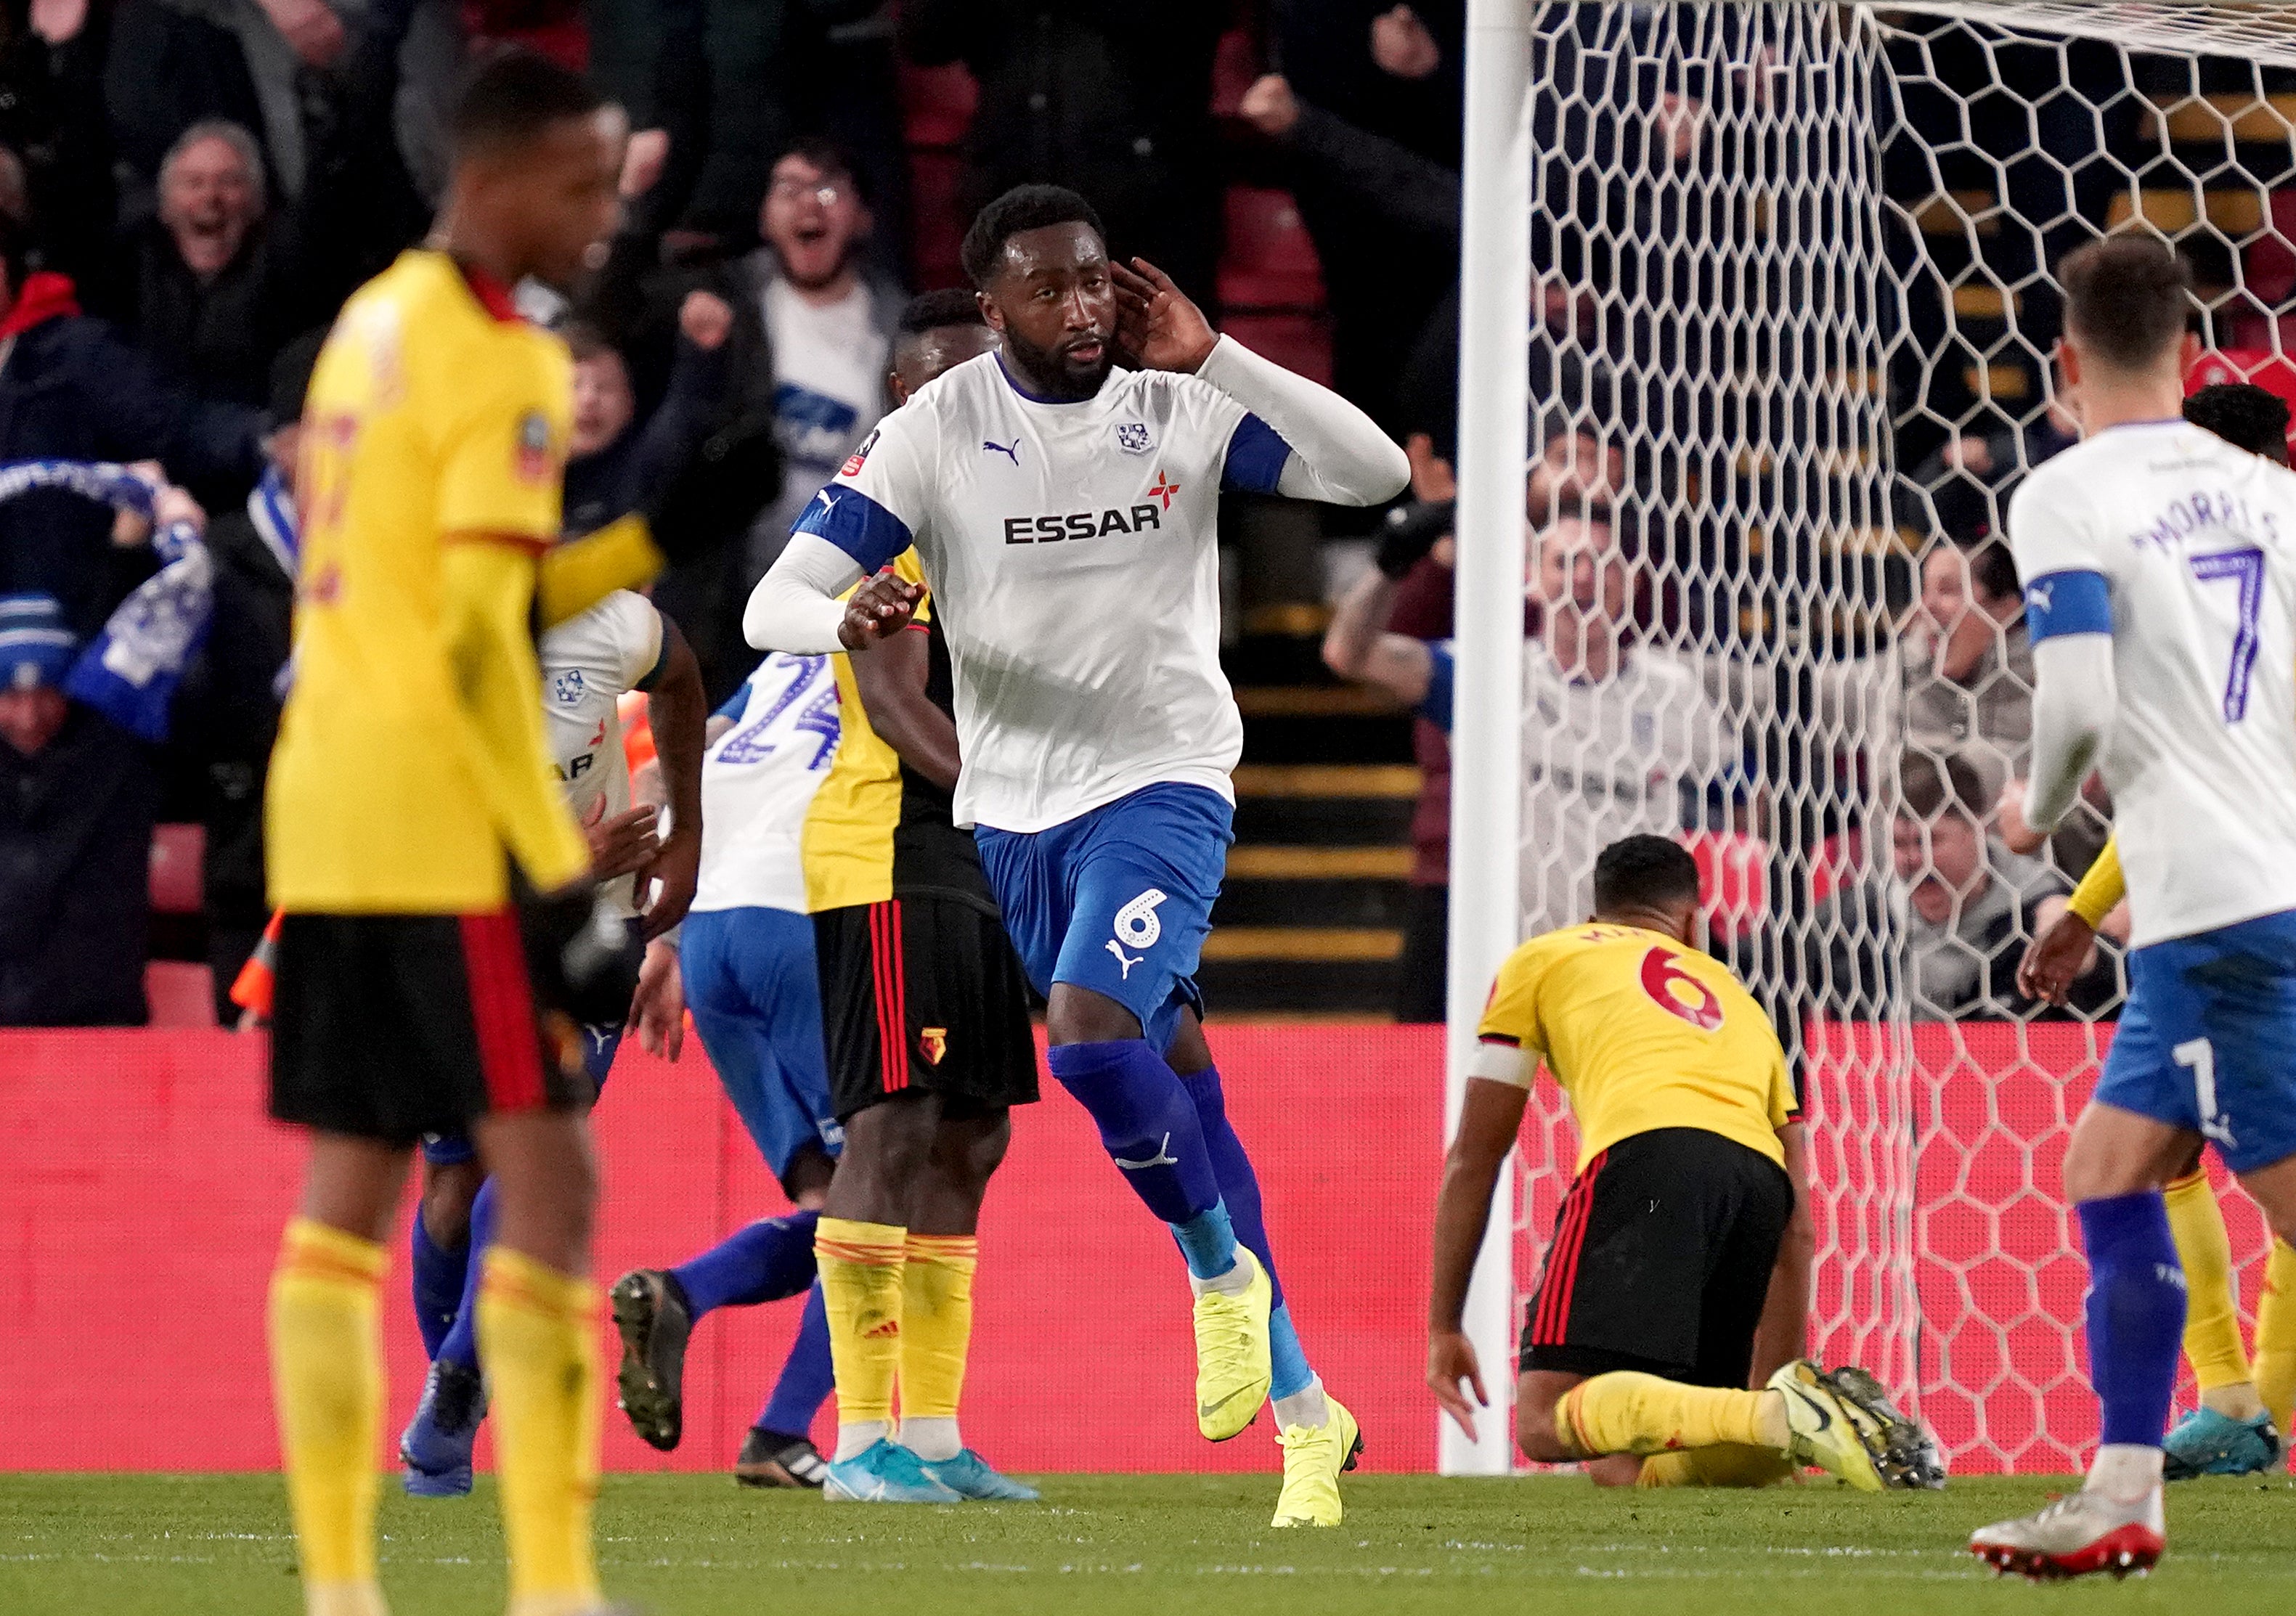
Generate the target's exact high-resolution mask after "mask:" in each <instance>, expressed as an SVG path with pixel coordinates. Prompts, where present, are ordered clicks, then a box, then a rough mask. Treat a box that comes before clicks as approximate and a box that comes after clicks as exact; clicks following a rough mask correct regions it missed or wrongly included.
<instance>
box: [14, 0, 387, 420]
mask: <svg viewBox="0 0 2296 1616" xmlns="http://www.w3.org/2000/svg"><path fill="white" fill-rule="evenodd" d="M235 3H236V4H239V5H242V6H243V7H244V8H245V9H246V10H247V11H250V12H256V7H255V4H254V0H235ZM308 3H309V4H312V5H314V6H315V7H316V13H317V14H318V15H319V16H323V17H324V18H325V19H326V21H327V23H328V24H329V25H331V26H332V36H331V39H332V43H329V44H327V45H326V47H325V48H326V53H327V55H328V60H329V61H330V62H339V63H340V72H339V73H334V74H331V75H329V76H328V77H327V78H326V79H325V81H324V82H325V84H326V86H328V87H327V89H326V91H325V93H324V95H321V94H315V95H314V96H313V97H311V104H312V109H313V117H312V127H311V138H310V140H309V141H308V143H307V145H306V146H305V147H304V148H303V153H302V160H303V161H304V162H305V165H306V168H307V176H308V179H309V182H310V183H308V184H306V185H300V186H282V187H280V188H279V189H280V194H282V195H283V196H284V197H286V198H287V199H288V200H287V201H284V202H282V203H278V204H275V203H274V201H272V195H273V187H272V186H271V185H270V184H268V183H267V180H266V168H265V161H264V152H263V148H262V145H261V144H260V143H259V142H258V139H257V138H256V136H255V135H254V134H253V133H252V132H250V129H249V128H248V127H246V126H245V125H243V124H242V123H241V122H238V121H236V120H234V119H229V118H214V117H209V118H202V119H198V120H197V121H194V122H193V123H192V124H191V125H189V126H188V127H185V128H184V129H183V131H182V132H181V133H180V134H178V135H176V137H175V138H174V139H173V140H172V141H171V142H170V143H169V144H168V147H167V150H166V152H165V153H164V154H163V156H162V157H161V158H160V163H159V168H158V170H157V186H156V193H155V195H154V198H153V201H152V207H151V208H150V209H149V210H148V211H147V210H145V209H142V208H140V207H135V206H131V207H130V208H129V209H128V210H127V219H126V222H125V224H124V225H123V226H121V228H120V229H119V231H118V232H116V233H114V232H110V231H106V232H104V233H102V234H99V235H95V236H94V237H85V236H81V235H78V234H72V233H71V230H68V231H67V234H65V236H63V237H62V238H61V239H59V241H58V247H59V250H60V252H61V254H62V255H64V261H63V262H62V263H61V265H60V266H59V267H63V268H67V269H69V270H70V271H71V272H72V273H73V274H74V275H75V276H76V277H77V279H78V283H79V287H80V291H81V295H82V297H83V298H84V299H86V302H87V305H88V307H89V308H90V309H91V310H92V311H93V312H94V313H96V314H100V315H102V316H106V317H107V318H110V319H111V320H112V321H114V322H115V323H116V324H119V325H121V326H123V327H124V328H126V329H127V331H129V332H131V333H132V334H133V335H134V336H135V338H136V339H137V340H139V341H140V342H142V343H143V346H144V347H145V348H146V349H148V350H150V351H151V352H152V354H154V355H155V356H157V357H159V358H160V359H161V360H162V361H164V362H165V363H166V364H167V365H168V367H169V369H170V370H172V371H173V372H174V373H175V374H176V375H177V376H178V377H180V378H181V379H182V380H184V381H188V382H189V383H191V384H192V385H193V387H194V388H196V389H197V390H200V391H201V392H202V393H204V394H206V395H207V396H208V397H209V398H227V399H230V400H233V401H234V402H236V403H241V404H249V405H257V404H260V403H262V402H263V401H264V399H265V398H266V397H267V396H268V392H269V385H270V371H271V362H272V360H273V359H274V358H275V357H276V356H277V355H278V352H279V350H280V349H281V348H283V346H284V345H285V344H286V342H287V341H288V340H289V339H290V338H291V337H293V336H295V335H296V334H297V333H299V332H302V331H305V330H307V329H308V328H310V327H312V326H314V325H318V324H324V323H325V322H327V321H328V320H330V319H332V317H333V315H334V311H335V309H336V308H337V307H338V306H340V303H341V301H342V299H343V298H344V297H345V296H347V295H348V293H349V291H351V290H352V288H353V287H355V286H356V285H357V283H359V282H360V281H362V280H364V279H365V278H366V277H367V276H369V275H373V274H374V273H375V272H376V271H378V270H380V269H381V268H382V267H383V266H384V265H386V264H387V263H388V262H389V260H390V258H392V257H393V256H394V255H395V254H396V253H397V252H398V250H399V249H400V248H402V247H404V246H406V244H407V243H408V242H412V241H414V239H416V238H417V237H419V236H420V235H421V234H422V232H423V230H424V229H425V228H426V227H427V226H428V223H429V215H428V209H427V208H426V207H425V206H424V205H423V204H422V201H420V199H419V198H418V197H417V195H416V193H415V191H414V185H413V182H412V181H411V180H410V178H409V177H408V174H407V170H406V165H405V164H404V163H402V162H401V161H400V160H399V159H398V148H397V144H396V143H395V142H394V140H393V139H392V135H391V115H392V107H393V103H394V97H395V95H396V93H397V90H398V85H399V78H398V55H399V52H400V49H401V45H402V43H403V40H404V37H405V35H406V28H407V24H408V21H409V19H410V15H411V13H412V11H413V4H412V0H373V4H371V5H369V6H368V8H367V13H366V17H365V21H364V22H363V23H362V24H361V25H360V26H359V27H358V28H357V29H351V30H348V31H347V30H345V29H343V27H342V25H341V24H340V23H338V22H336V21H334V13H333V12H331V11H328V10H327V8H326V7H325V6H324V5H322V4H318V0H308ZM280 4H285V0H280ZM257 15H258V18H259V17H260V12H257ZM265 26H266V27H267V26H269V25H268V23H267V22H266V24H265ZM298 26H299V27H301V28H306V29H316V28H317V27H318V26H319V25H318V24H317V23H316V21H299V22H298ZM318 43H319V42H317V41H316V40H315V41H314V42H313V44H314V48H317V45H318ZM298 104H299V105H300V104H301V103H298ZM81 166H83V167H85V166H86V165H85V164H83V165H81ZM68 224H69V225H70V226H71V229H74V230H76V229H77V228H78V223H77V222H76V221H68Z"/></svg>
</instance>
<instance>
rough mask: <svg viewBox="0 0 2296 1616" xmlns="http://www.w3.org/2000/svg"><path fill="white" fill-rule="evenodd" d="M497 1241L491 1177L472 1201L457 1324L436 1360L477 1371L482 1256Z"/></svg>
mask: <svg viewBox="0 0 2296 1616" xmlns="http://www.w3.org/2000/svg"><path fill="white" fill-rule="evenodd" d="M494 1243H495V1181H494V1179H493V1178H492V1177H489V1178H488V1180H487V1181H486V1182H485V1183H484V1184H482V1185H479V1193H478V1194H477V1196H476V1197H475V1198H474V1199H473V1200H472V1201H471V1244H470V1254H469V1256H468V1258H467V1259H465V1263H464V1272H463V1300H462V1301H461V1303H460V1304H459V1305H458V1306H457V1307H456V1308H455V1326H454V1328H453V1329H451V1330H449V1331H447V1339H446V1340H444V1341H440V1342H439V1350H438V1351H436V1352H434V1353H432V1354H431V1355H430V1356H431V1358H432V1359H433V1360H435V1361H437V1362H440V1363H447V1364H459V1365H461V1366H463V1368H465V1369H468V1370H471V1372H472V1373H474V1374H475V1373H476V1372H477V1370H478V1367H479V1276H480V1274H481V1273H482V1272H483V1271H484V1270H485V1268H486V1264H485V1263H483V1262H481V1261H480V1258H482V1257H483V1256H485V1255H486V1250H487V1248H488V1246H490V1245H492V1244H494Z"/></svg>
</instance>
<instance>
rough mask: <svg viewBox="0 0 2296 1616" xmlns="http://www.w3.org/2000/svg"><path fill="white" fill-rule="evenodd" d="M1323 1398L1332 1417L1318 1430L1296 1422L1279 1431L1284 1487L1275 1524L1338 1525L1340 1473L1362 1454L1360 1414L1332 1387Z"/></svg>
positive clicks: (1277, 1504)
mask: <svg viewBox="0 0 2296 1616" xmlns="http://www.w3.org/2000/svg"><path fill="white" fill-rule="evenodd" d="M1324 1402H1325V1403H1327V1404H1329V1405H1330V1406H1331V1410H1332V1417H1331V1418H1330V1419H1328V1420H1326V1421H1324V1423H1323V1424H1322V1425H1320V1426H1318V1427H1316V1429H1314V1430H1309V1429H1308V1427H1307V1426H1305V1425H1293V1426H1291V1427H1289V1428H1288V1429H1286V1430H1283V1431H1277V1432H1276V1433H1275V1440H1276V1441H1277V1442H1278V1443H1280V1444H1281V1445H1282V1447H1283V1494H1282V1496H1281V1497H1278V1498H1277V1499H1276V1500H1275V1520H1273V1521H1271V1522H1268V1524H1269V1525H1271V1526H1337V1525H1338V1524H1339V1523H1340V1516H1341V1508H1342V1506H1341V1503H1340V1476H1341V1472H1345V1471H1350V1470H1353V1469H1354V1468H1355V1467H1356V1460H1357V1459H1358V1458H1359V1457H1361V1456H1362V1455H1363V1432H1362V1431H1361V1430H1360V1429H1359V1428H1358V1427H1357V1424H1356V1416H1355V1415H1351V1414H1349V1412H1348V1411H1347V1409H1346V1408H1344V1407H1341V1403H1340V1399H1337V1398H1335V1397H1333V1395H1332V1394H1331V1393H1330V1392H1328V1391H1326V1392H1325V1393H1324Z"/></svg>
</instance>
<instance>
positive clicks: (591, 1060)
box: [422, 1021, 622, 1167]
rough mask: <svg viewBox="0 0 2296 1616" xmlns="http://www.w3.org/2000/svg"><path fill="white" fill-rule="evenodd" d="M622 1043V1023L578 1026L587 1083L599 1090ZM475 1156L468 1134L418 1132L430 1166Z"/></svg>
mask: <svg viewBox="0 0 2296 1616" xmlns="http://www.w3.org/2000/svg"><path fill="white" fill-rule="evenodd" d="M621 1046H622V1024H621V1023H620V1022H619V1021H617V1022H615V1023H614V1024H613V1025H611V1026H610V1027H590V1026H585V1027H584V1028H583V1029H582V1070H585V1071H586V1072H588V1073H589V1074H590V1087H593V1088H595V1089H601V1090H603V1088H604V1087H606V1074H607V1073H608V1072H610V1071H611V1070H614V1052H615V1051H616V1050H618V1049H619V1048H621ZM478 1159H479V1147H478V1146H477V1145H475V1144H471V1138H470V1136H469V1135H468V1134H425V1135H423V1136H422V1160H423V1161H427V1162H429V1163H430V1165H431V1166H432V1167H460V1166H461V1165H462V1164H463V1162H465V1161H477V1160H478Z"/></svg>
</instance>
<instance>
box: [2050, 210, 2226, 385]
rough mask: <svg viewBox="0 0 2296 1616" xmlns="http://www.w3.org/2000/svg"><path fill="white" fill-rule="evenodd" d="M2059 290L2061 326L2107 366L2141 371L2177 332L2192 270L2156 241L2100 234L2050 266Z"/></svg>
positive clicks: (2188, 301) (2187, 305)
mask: <svg viewBox="0 0 2296 1616" xmlns="http://www.w3.org/2000/svg"><path fill="white" fill-rule="evenodd" d="M2057 280H2058V283H2060V284H2061V285H2062V286H2063V287H2064V289H2065V329H2066V330H2067V331H2069V332H2072V333H2074V334H2075V335H2076V336H2077V337H2078V338H2079V341H2080V344H2081V346H2082V347H2083V348H2085V349H2088V350H2090V351H2091V352H2093V353H2095V355H2096V356H2097V357H2099V358H2101V359H2103V360H2104V361H2105V363H2107V364H2108V365H2118V366H2119V367H2120V368H2121V369H2122V370H2142V369H2144V367H2145V366H2146V365H2151V364H2153V363H2154V362H2155V361H2156V360H2158V359H2159V358H2160V357H2161V355H2162V354H2164V353H2166V352H2167V351H2168V350H2169V349H2171V348H2173V347H2175V346H2176V344H2177V339H2178V338H2180V337H2182V336H2183V335H2184V334H2185V316H2187V315H2188V314H2189V313H2190V312H2191V309H2192V301H2193V272H2192V270H2191V269H2190V268H2189V267H2186V265H2185V260H2184V259H2182V258H2178V257H2177V254H2176V253H2175V251H2174V250H2171V249H2170V248H2169V247H2168V246H2166V245H2164V244H2163V243H2161V242H2156V241H2153V240H2152V239H2150V238H2148V237H2145V236H2140V235H2115V236H2107V237H2106V238H2105V239H2104V240H2103V241H2101V242H2090V243H2089V244H2088V245H2087V246H2086V247H2081V248H2078V249H2076V250H2073V251H2071V252H2069V253H2067V254H2066V255H2065V257H2064V258H2062V260H2061V261H2060V262H2059V263H2058V265H2057Z"/></svg>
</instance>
